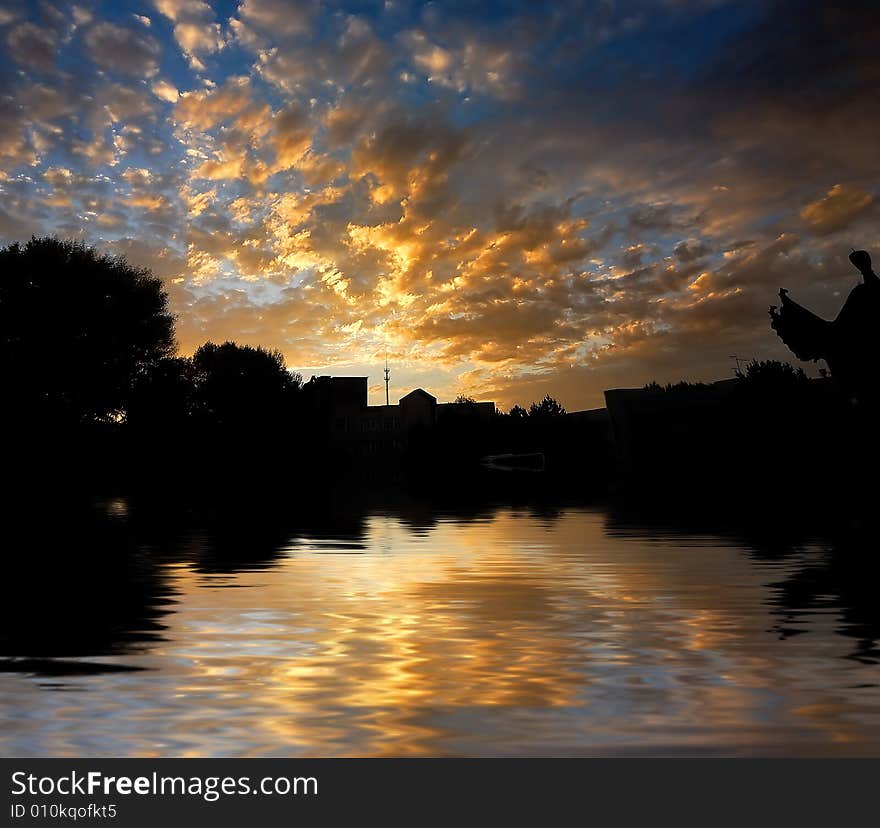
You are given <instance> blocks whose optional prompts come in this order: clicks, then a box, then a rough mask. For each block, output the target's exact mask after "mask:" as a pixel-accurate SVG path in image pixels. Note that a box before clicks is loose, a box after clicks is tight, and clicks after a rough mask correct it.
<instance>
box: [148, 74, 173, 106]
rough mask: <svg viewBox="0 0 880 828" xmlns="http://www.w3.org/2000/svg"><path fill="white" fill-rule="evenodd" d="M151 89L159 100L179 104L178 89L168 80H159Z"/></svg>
mask: <svg viewBox="0 0 880 828" xmlns="http://www.w3.org/2000/svg"><path fill="white" fill-rule="evenodd" d="M150 88H151V89H152V90H153V94H154V95H155V96H156V97H157V98H159V100H161V101H165V102H166V103H177V99H178V98H179V97H180V93H179V92H178V91H177V87H176V86H174V84H172V83H169V82H168V81H166V80H158V81H156V82H155V83H154V84H153V85H152V86H151V87H150Z"/></svg>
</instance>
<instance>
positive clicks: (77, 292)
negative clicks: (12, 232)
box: [0, 238, 175, 423]
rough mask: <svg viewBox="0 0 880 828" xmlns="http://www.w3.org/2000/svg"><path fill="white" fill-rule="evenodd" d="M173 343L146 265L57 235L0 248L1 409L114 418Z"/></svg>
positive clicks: (72, 418) (26, 415) (22, 414)
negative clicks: (3, 397)
mask: <svg viewBox="0 0 880 828" xmlns="http://www.w3.org/2000/svg"><path fill="white" fill-rule="evenodd" d="M174 350H175V343H174V320H173V317H172V315H171V313H170V312H169V310H168V297H167V295H166V293H165V291H164V290H163V288H162V282H161V280H159V279H158V278H156V277H154V276H153V275H152V274H151V273H150V271H149V270H146V269H144V268H137V267H133V266H132V265H130V264H129V263H128V262H127V261H126V260H125V259H124V258H123V257H116V256H108V255H104V254H102V253H99V252H98V251H96V250H95V249H94V248H92V247H87V246H86V245H85V244H83V243H82V242H75V241H62V240H59V239H57V238H32V239H31V240H30V241H29V242H27V243H26V244H25V245H20V244H18V243H15V244H11V245H9V246H7V247H5V248H3V249H0V366H2V372H3V380H4V383H5V386H6V390H7V392H8V395H9V396H8V399H9V402H8V403H7V410H6V414H7V416H10V415H11V416H16V417H18V418H19V419H20V420H22V421H24V422H26V421H32V422H33V421H35V420H41V419H45V420H49V421H54V422H60V421H66V422H71V423H77V422H78V423H88V422H100V421H110V420H118V419H121V418H123V417H124V416H125V414H126V410H127V408H128V405H129V403H130V401H131V394H132V389H133V387H134V385H135V383H136V382H137V380H138V378H139V377H141V376H142V375H144V373H145V372H146V371H148V370H149V369H150V368H151V367H153V366H155V365H156V364H158V363H159V362H160V361H161V360H163V359H166V358H168V357H171V356H172V355H173V353H174Z"/></svg>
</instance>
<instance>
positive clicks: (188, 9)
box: [155, 0, 226, 71]
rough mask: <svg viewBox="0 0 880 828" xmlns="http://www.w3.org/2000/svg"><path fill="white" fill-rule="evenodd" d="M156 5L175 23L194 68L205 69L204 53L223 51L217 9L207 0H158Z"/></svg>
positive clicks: (177, 32)
mask: <svg viewBox="0 0 880 828" xmlns="http://www.w3.org/2000/svg"><path fill="white" fill-rule="evenodd" d="M155 6H156V9H157V10H158V11H159V12H160V13H161V14H163V15H164V16H165V17H167V18H168V19H169V20H170V21H171V22H172V23H174V39H175V40H176V41H177V44H178V45H179V46H180V48H181V50H182V51H183V53H184V55H186V57H187V59H188V60H189V63H190V66H191V67H192V68H193V69H195V70H197V71H201V70H203V69H204V68H205V67H204V64H203V63H202V62H201V60H200V56H205V55H210V54H213V53H215V52H219V51H220V50H221V49H222V48H223V47H224V46H225V45H226V42H225V40H224V38H223V35H222V33H221V30H220V24H219V23H217V22H216V21H215V19H214V11H213V9H212V8H211V6H210V5H208V3H206V2H204V0H155Z"/></svg>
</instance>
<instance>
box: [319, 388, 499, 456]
mask: <svg viewBox="0 0 880 828" xmlns="http://www.w3.org/2000/svg"><path fill="white" fill-rule="evenodd" d="M367 380H368V378H367V377H333V376H317V377H316V376H313V377H312V378H311V379H310V380H309V381H308V382H307V383H306V384H305V385H304V386H303V399H304V402H305V406H306V410H307V411H309V413H310V415H311V417H312V419H313V422H315V423H316V424H317V425H318V427H319V428H321V429H323V432H324V437H325V439H326V440H327V442H328V444H329V446H330V447H331V448H332V449H334V450H336V451H341V452H344V453H345V454H347V455H349V456H350V457H351V458H352V459H357V458H363V459H368V458H372V459H376V460H377V461H383V460H384V461H391V462H393V461H395V460H397V459H399V457H400V455H401V454H402V453H403V452H404V451H405V450H406V448H407V446H408V445H409V443H410V440H411V438H412V436H413V434H414V433H416V432H417V431H422V432H424V431H426V430H431V429H434V428H436V427H437V426H443V425H453V424H454V425H458V424H461V425H463V426H464V425H469V424H473V425H478V424H479V425H485V424H487V423H489V422H490V421H491V419H492V417H493V416H494V415H495V403H494V402H470V401H468V402H448V403H438V402H437V398H436V397H435V396H434V395H433V394H429V393H428V392H427V391H425V390H424V389H423V388H416V389H415V390H413V391H410V392H409V393H408V394H405V395H404V396H403V397H401V398H400V399H399V400H398V402H397V404H396V405H388V404H386V405H370V404H369V402H368V382H367Z"/></svg>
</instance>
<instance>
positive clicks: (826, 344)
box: [770, 250, 880, 403]
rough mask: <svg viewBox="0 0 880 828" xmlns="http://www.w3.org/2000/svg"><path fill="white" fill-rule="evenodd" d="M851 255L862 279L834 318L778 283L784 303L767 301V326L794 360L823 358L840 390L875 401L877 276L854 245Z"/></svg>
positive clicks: (879, 356) (879, 366) (879, 345)
mask: <svg viewBox="0 0 880 828" xmlns="http://www.w3.org/2000/svg"><path fill="white" fill-rule="evenodd" d="M849 260H850V261H851V262H852V263H853V265H854V266H855V268H856V269H857V270H858V271H859V272H860V273H861V274H862V283H861V284H859V285H856V286H855V287H854V288H853V289H852V291H851V292H850V294H849V296H848V297H847V300H846V302H845V303H844V305H843V307H842V308H841V310H840V313H838V314H837V317H836V318H835V319H834V320H832V321H829V320H827V319H822V318H821V317H819V316H816V314H814V313H813V312H812V311H809V310H807V309H806V308H805V307H803V306H801V305H799V304H798V303H797V302H795V301H794V300H793V299H790V298H789V297H788V291H787V290H786V289H785V288H780V290H779V298H780V300H781V302H782V304H781V306H780V307H777V306H776V305H773V306H771V308H770V325H771V327H772V328H773V330H775V331H776V333H777V334H778V335H779V337H780V339H782V341H783V342H784V343H785V344H786V345H787V346H788V347H789V348H790V349H791V351H792V353H794V355H795V356H796V357H797V358H798V359H801V360H804V361H809V360H812V361H815V360H819V359H824V360H825V361H826V362H827V363H828V368H829V369H830V370H831V375H832V377H833V378H834V379H835V381H836V382H837V383H838V385H839V386H840V387H841V389H842V390H843V391H844V392H845V393H847V394H848V395H850V396H851V397H853V398H854V399H855V400H856V401H857V402H859V403H866V402H868V401H869V400H870V401H872V402H876V401H877V400H878V398H880V394H878V373H880V337H878V335H877V326H878V324H880V278H878V277H877V274H876V273H874V271H873V270H872V269H871V257H870V256H869V255H868V254H867V253H866V252H865V251H864V250H854V251H853V252H852V253H850V256H849Z"/></svg>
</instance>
